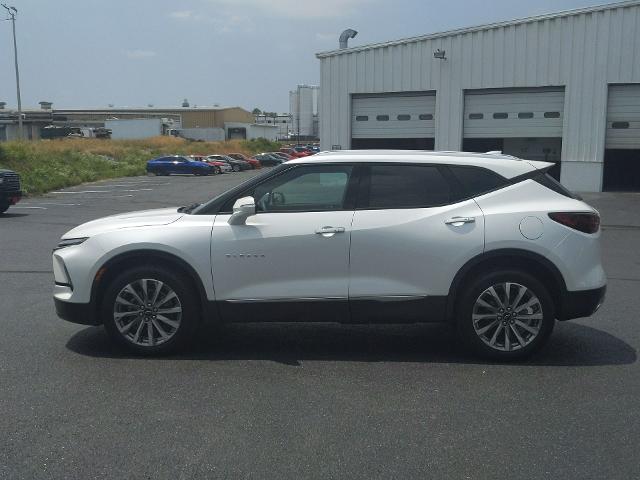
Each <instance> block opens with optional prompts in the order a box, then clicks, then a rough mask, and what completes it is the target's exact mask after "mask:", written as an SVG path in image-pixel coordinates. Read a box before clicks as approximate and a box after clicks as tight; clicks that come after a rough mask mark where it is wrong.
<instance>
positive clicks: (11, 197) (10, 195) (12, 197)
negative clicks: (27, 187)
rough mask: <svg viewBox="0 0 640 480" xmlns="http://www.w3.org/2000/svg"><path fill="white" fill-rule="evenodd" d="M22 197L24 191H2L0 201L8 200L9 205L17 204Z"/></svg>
mask: <svg viewBox="0 0 640 480" xmlns="http://www.w3.org/2000/svg"><path fill="white" fill-rule="evenodd" d="M21 198H22V191H20V190H18V191H15V192H3V191H0V201H2V202H7V203H8V204H9V205H15V204H16V203H18V202H19V201H20V199H21Z"/></svg>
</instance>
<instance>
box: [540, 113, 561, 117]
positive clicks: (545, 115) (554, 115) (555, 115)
mask: <svg viewBox="0 0 640 480" xmlns="http://www.w3.org/2000/svg"><path fill="white" fill-rule="evenodd" d="M544 118H560V112H544Z"/></svg>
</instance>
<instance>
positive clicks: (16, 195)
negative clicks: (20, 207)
mask: <svg viewBox="0 0 640 480" xmlns="http://www.w3.org/2000/svg"><path fill="white" fill-rule="evenodd" d="M21 198H22V190H21V188H20V176H19V175H18V174H17V173H16V172H13V171H11V170H2V169H0V213H4V212H6V211H7V210H8V209H9V207H10V206H11V205H15V204H16V203H18V202H19V201H20V199H21Z"/></svg>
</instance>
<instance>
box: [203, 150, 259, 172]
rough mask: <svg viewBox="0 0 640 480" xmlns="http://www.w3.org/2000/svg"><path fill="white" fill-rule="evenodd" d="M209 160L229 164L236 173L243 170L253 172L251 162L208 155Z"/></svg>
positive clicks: (225, 156) (224, 156)
mask: <svg viewBox="0 0 640 480" xmlns="http://www.w3.org/2000/svg"><path fill="white" fill-rule="evenodd" d="M207 160H217V161H220V162H227V163H228V164H229V165H231V168H232V169H233V171H234V172H240V171H242V170H251V169H252V168H253V167H252V166H251V164H250V163H249V162H245V161H244V160H236V159H235V158H231V157H229V156H227V155H218V154H215V155H207Z"/></svg>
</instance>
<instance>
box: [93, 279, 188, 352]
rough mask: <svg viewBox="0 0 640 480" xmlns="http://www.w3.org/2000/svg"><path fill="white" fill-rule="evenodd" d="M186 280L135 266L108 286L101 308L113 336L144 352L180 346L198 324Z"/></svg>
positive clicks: (116, 339) (131, 347) (135, 350)
mask: <svg viewBox="0 0 640 480" xmlns="http://www.w3.org/2000/svg"><path fill="white" fill-rule="evenodd" d="M189 285H190V282H189V279H187V278H185V277H183V276H182V275H179V274H177V273H175V272H172V271H170V270H168V269H164V268H161V267H151V266H149V267H137V268H133V269H131V270H128V271H125V272H123V273H121V274H120V275H118V276H117V277H116V278H115V279H114V280H113V281H112V282H111V283H110V284H109V285H108V287H107V289H106V292H105V295H104V301H103V303H102V308H101V316H102V320H103V322H104V325H105V327H106V329H107V331H108V332H109V334H110V335H111V337H112V339H113V340H114V341H116V342H117V343H118V344H120V345H122V346H124V347H125V348H127V349H129V350H131V351H134V352H136V353H140V354H144V355H159V354H165V353H169V352H172V351H176V350H178V349H180V348H183V347H184V346H185V344H186V343H187V342H188V341H189V340H190V339H191V338H192V337H193V335H194V333H195V330H196V328H197V326H198V323H199V321H198V320H199V314H198V308H197V305H198V303H197V298H196V296H195V295H194V294H193V292H192V291H191V290H190V288H189Z"/></svg>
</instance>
